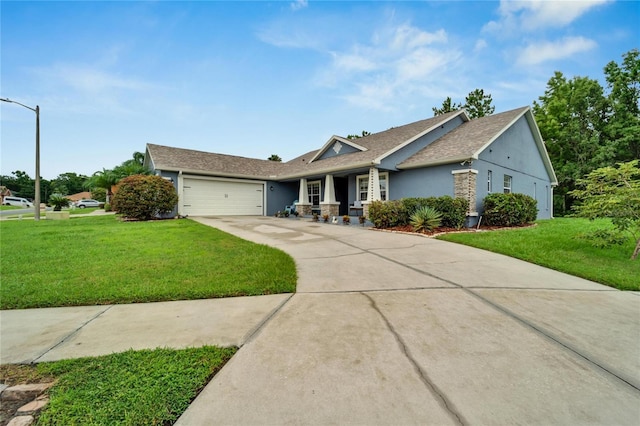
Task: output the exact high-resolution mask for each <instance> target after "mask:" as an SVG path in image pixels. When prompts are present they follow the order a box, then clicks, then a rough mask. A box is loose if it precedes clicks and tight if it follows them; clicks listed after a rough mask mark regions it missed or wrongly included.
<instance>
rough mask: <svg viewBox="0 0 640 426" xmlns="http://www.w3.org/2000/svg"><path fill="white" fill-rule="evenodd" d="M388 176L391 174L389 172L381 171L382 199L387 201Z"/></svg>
mask: <svg viewBox="0 0 640 426" xmlns="http://www.w3.org/2000/svg"><path fill="white" fill-rule="evenodd" d="M387 176H389V174H388V173H381V174H380V177H379V180H380V199H381V200H382V201H386V200H387Z"/></svg>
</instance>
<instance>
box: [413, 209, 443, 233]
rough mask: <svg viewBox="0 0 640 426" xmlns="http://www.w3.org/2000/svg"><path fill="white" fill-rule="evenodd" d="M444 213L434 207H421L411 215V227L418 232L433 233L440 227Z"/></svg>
mask: <svg viewBox="0 0 640 426" xmlns="http://www.w3.org/2000/svg"><path fill="white" fill-rule="evenodd" d="M441 221H442V213H440V212H439V211H438V210H436V209H434V208H432V207H427V206H425V207H420V208H419V209H418V210H416V211H415V212H414V213H413V214H412V215H411V220H410V223H411V226H413V230H414V231H416V232H424V231H431V230H433V229H434V228H437V227H438V226H440V222H441Z"/></svg>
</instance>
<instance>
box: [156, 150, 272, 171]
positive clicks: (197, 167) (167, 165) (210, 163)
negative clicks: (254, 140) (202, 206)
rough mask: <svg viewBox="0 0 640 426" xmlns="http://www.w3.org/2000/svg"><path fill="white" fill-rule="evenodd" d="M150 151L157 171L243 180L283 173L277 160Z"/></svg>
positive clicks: (200, 152) (175, 151) (190, 152)
mask: <svg viewBox="0 0 640 426" xmlns="http://www.w3.org/2000/svg"><path fill="white" fill-rule="evenodd" d="M147 151H148V152H149V155H150V157H151V160H152V161H153V165H154V167H155V168H156V169H160V170H176V171H178V170H188V171H193V172H202V173H206V174H212V173H215V174H224V175H233V176H243V177H253V178H257V177H261V178H265V177H269V176H275V175H277V174H279V173H281V171H282V169H283V164H282V163H279V162H276V161H269V160H258V159H255V158H246V157H237V156H235V155H225V154H214V153H211V152H204V151H195V150H191V149H182V148H172V147H169V146H163V145H155V144H147Z"/></svg>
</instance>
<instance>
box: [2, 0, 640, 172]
mask: <svg viewBox="0 0 640 426" xmlns="http://www.w3.org/2000/svg"><path fill="white" fill-rule="evenodd" d="M0 12H1V24H2V27H1V37H2V38H1V49H2V50H1V64H0V66H1V86H0V97H3V98H10V99H13V100H16V101H19V102H21V103H24V104H27V105H29V106H32V107H35V105H36V104H37V105H39V106H40V108H41V114H40V117H41V118H40V120H41V124H40V127H41V175H42V176H43V177H44V178H45V179H53V178H55V177H56V176H57V175H59V174H61V173H65V172H76V173H80V174H85V175H91V174H92V173H94V172H95V171H97V170H101V169H102V168H113V167H114V166H116V165H118V164H120V163H121V162H123V161H124V160H127V159H129V158H130V157H131V154H132V153H133V152H134V151H142V152H143V151H144V149H145V144H146V143H156V144H161V145H169V146H175V147H181V148H189V149H197V150H202V151H210V152H219V153H225V154H232V155H240V156H247V157H254V158H265V159H266V158H267V157H269V155H271V154H278V155H280V156H281V157H282V158H283V159H284V160H285V161H286V160H289V159H292V158H294V157H296V156H298V155H300V154H303V153H305V152H307V151H310V150H312V149H317V148H319V147H321V146H322V145H323V144H324V143H325V142H326V141H327V140H328V139H329V138H330V137H331V136H332V135H334V134H337V135H342V136H346V135H347V134H350V133H360V132H361V131H363V130H367V131H369V132H378V131H382V130H386V129H388V128H390V127H393V126H398V125H402V124H406V123H410V122H413V121H416V120H420V119H424V118H428V117H431V116H433V113H432V111H431V108H432V107H434V106H440V105H441V104H442V101H443V100H444V98H446V97H447V96H451V97H452V98H453V99H454V100H455V101H459V102H460V101H464V97H465V96H466V94H467V93H469V92H470V91H472V90H473V89H475V88H482V89H484V90H485V92H488V93H490V94H491V95H492V96H493V100H494V105H495V106H496V112H500V111H506V110H509V109H512V108H517V107H520V106H525V105H532V103H533V101H534V100H536V99H537V98H538V97H539V96H540V95H542V94H543V93H544V89H545V87H546V83H547V81H548V80H549V78H550V77H551V76H552V75H553V72H554V71H556V70H559V71H562V72H563V73H564V74H565V76H567V77H568V78H570V77H573V76H576V75H580V76H588V77H591V78H597V79H599V80H601V82H602V84H603V85H604V81H603V73H602V68H603V67H604V66H605V65H606V64H607V63H608V62H609V61H612V60H614V61H616V62H620V61H621V55H622V54H624V53H625V52H627V51H629V50H631V49H632V48H637V47H639V45H640V30H639V27H640V3H639V2H637V1H605V0H603V1H590V2H577V1H564V2H559V1H555V2H547V1H532V2H492V1H475V2H467V1H452V2H430V1H423V2H418V1H411V2H383V1H376V2H367V1H361V2H346V1H339V2H338V1H335V2H329V1H271V2H270V1H261V2H215V1H198V2H186V1H172V2H168V1H166V2H165V1H155V2H133V1H132V2H115V1H114V2H92V1H91V2H89V1H86V2H81V1H72V2H54V1H51V2H49V1H44V2H31V1H20V2H13V1H2V2H1V3H0ZM0 113H1V120H0V124H1V126H2V128H1V130H0V136H1V138H2V139H1V145H0V174H3V175H9V174H11V172H12V171H14V170H24V171H26V172H27V173H28V174H29V175H30V176H32V177H33V176H35V114H34V113H33V112H31V111H28V110H26V109H24V108H21V107H19V106H17V105H12V104H8V103H4V102H2V103H0Z"/></svg>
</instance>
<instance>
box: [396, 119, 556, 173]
mask: <svg viewBox="0 0 640 426" xmlns="http://www.w3.org/2000/svg"><path fill="white" fill-rule="evenodd" d="M522 117H524V118H525V119H526V121H527V124H528V126H529V130H530V131H531V135H532V137H533V139H534V141H535V143H536V147H537V149H538V152H539V153H540V156H541V158H542V161H543V163H544V166H545V169H546V170H547V173H548V174H549V177H550V179H551V181H552V183H556V184H557V178H556V175H555V172H554V170H553V166H552V164H551V160H550V158H549V154H548V153H547V150H546V148H545V146H544V142H543V140H542V135H541V134H540V130H539V129H538V126H537V124H536V122H535V118H534V117H533V114H532V112H531V108H529V107H522V108H517V109H514V110H511V111H506V112H503V113H500V114H495V115H490V116H487V117H482V118H477V119H475V120H471V121H469V122H467V123H464V124H463V125H461V126H460V127H458V128H456V129H455V130H453V131H451V132H449V133H447V134H446V135H444V136H443V137H441V138H440V139H438V140H437V141H435V142H433V143H432V144H431V145H429V146H427V147H426V148H424V149H422V150H421V151H419V152H418V153H416V154H415V155H413V156H411V157H409V158H408V159H406V160H405V161H403V162H402V163H400V164H399V165H398V168H399V169H412V168H419V167H429V166H435V165H439V164H450V163H455V162H462V161H465V160H476V159H478V157H479V155H480V154H481V153H482V152H483V151H484V150H486V149H487V148H488V147H489V146H490V145H491V144H492V143H493V142H494V141H495V140H496V139H498V138H499V137H500V136H501V135H502V134H503V133H504V132H506V131H507V130H508V129H509V128H511V127H512V126H513V125H514V124H515V123H516V122H517V121H518V120H520V119H521V118H522Z"/></svg>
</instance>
